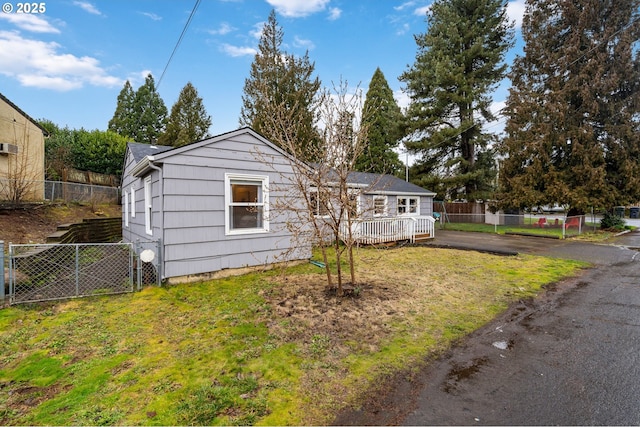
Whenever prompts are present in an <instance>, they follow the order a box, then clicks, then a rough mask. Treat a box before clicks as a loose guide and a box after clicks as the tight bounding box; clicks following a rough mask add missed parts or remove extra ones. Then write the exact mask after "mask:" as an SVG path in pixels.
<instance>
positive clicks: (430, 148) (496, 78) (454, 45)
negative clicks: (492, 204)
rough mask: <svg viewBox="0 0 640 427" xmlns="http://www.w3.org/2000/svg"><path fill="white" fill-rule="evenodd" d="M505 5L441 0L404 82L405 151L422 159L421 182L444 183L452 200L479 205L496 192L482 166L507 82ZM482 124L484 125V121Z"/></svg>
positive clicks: (508, 37)
mask: <svg viewBox="0 0 640 427" xmlns="http://www.w3.org/2000/svg"><path fill="white" fill-rule="evenodd" d="M506 5H507V1H505V0H436V1H434V3H433V4H432V6H431V11H430V14H429V15H428V16H427V27H428V28H427V32H426V33H425V34H421V35H418V36H416V37H415V40H416V43H417V45H418V53H417V55H416V61H415V63H414V65H413V66H411V67H410V68H409V69H408V70H407V71H405V72H404V73H403V74H402V75H401V76H400V80H401V81H402V82H404V83H406V91H407V92H408V94H409V96H410V98H411V103H410V105H409V108H408V111H407V113H406V121H405V125H404V134H405V135H407V136H408V140H407V142H406V144H405V145H406V147H407V148H408V149H409V150H410V151H412V152H414V153H416V154H420V155H421V158H420V159H419V160H418V162H417V163H418V164H417V166H416V168H415V170H416V171H418V172H420V174H421V176H420V177H418V179H417V181H416V183H418V184H422V185H424V184H427V185H428V184H429V183H430V182H434V181H440V182H442V183H443V188H444V189H445V191H446V193H447V194H446V195H447V196H451V197H458V195H457V194H458V193H460V192H462V193H463V195H462V197H465V198H467V199H470V200H473V199H474V198H476V197H482V198H484V197H486V194H483V193H484V192H485V191H483V190H487V189H488V187H490V182H486V179H484V178H483V177H486V176H487V173H486V171H482V170H479V164H478V163H477V162H476V161H477V157H478V154H479V152H481V150H483V149H484V148H485V147H486V146H487V145H488V143H489V142H490V140H491V139H492V135H490V134H488V133H486V132H485V131H483V129H482V126H483V124H484V123H485V122H489V121H492V120H494V119H495V118H494V115H493V114H492V113H491V111H490V109H489V107H490V106H491V102H492V99H491V96H490V94H491V92H492V91H493V90H494V89H495V87H496V85H497V84H498V82H500V80H501V79H502V78H503V77H504V75H505V73H506V65H505V63H504V56H505V54H506V52H507V50H508V49H509V47H510V46H511V45H512V38H513V30H512V24H511V23H510V22H509V21H508V18H507V14H506ZM483 120H484V121H483Z"/></svg>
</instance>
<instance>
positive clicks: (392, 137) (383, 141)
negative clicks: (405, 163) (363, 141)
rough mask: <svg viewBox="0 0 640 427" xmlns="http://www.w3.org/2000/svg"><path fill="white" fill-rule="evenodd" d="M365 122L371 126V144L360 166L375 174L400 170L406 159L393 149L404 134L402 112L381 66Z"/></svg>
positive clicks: (373, 82)
mask: <svg viewBox="0 0 640 427" xmlns="http://www.w3.org/2000/svg"><path fill="white" fill-rule="evenodd" d="M362 121H363V123H364V124H365V127H366V129H367V146H366V148H365V152H364V153H363V155H362V156H360V157H359V158H358V161H357V163H356V169H357V170H359V171H362V172H373V173H391V174H397V173H398V172H400V171H401V169H402V162H400V160H399V159H398V154H397V153H396V152H395V151H393V149H394V148H396V147H397V146H398V144H399V140H400V137H401V134H400V122H401V121H402V112H401V111H400V107H399V106H398V103H397V102H396V100H395V99H394V98H393V91H392V90H391V88H390V87H389V84H388V83H387V79H385V77H384V74H383V73H382V71H381V70H380V68H376V71H375V72H374V73H373V77H372V78H371V82H370V83H369V89H368V90H367V94H366V99H365V101H364V108H363V110H362Z"/></svg>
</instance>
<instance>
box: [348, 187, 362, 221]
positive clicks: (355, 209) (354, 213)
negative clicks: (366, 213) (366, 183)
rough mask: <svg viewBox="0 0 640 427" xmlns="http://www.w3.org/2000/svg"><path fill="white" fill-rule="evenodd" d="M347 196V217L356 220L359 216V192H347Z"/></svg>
mask: <svg viewBox="0 0 640 427" xmlns="http://www.w3.org/2000/svg"><path fill="white" fill-rule="evenodd" d="M347 196H348V197H349V205H348V206H347V208H348V209H349V216H350V217H351V218H358V215H360V192H359V191H358V190H349V191H348V192H347Z"/></svg>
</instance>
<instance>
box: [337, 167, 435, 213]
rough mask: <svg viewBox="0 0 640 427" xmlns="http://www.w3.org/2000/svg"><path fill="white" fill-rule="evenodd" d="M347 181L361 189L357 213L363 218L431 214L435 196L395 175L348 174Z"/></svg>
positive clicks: (350, 185) (355, 188) (356, 188)
mask: <svg viewBox="0 0 640 427" xmlns="http://www.w3.org/2000/svg"><path fill="white" fill-rule="evenodd" d="M347 181H348V184H349V187H351V188H353V189H354V190H360V191H359V193H360V195H359V199H358V212H359V213H360V216H362V217H364V218H370V217H374V218H385V217H397V216H432V215H433V198H434V197H435V195H436V193H434V192H432V191H429V190H426V189H424V188H422V187H419V186H417V185H415V184H412V183H410V182H407V181H404V180H402V179H400V178H397V177H395V176H391V175H379V174H374V173H367V172H351V173H349V175H348V177H347Z"/></svg>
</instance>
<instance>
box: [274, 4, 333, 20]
mask: <svg viewBox="0 0 640 427" xmlns="http://www.w3.org/2000/svg"><path fill="white" fill-rule="evenodd" d="M266 1H267V3H269V4H270V5H271V6H273V7H274V8H275V10H276V11H277V12H278V13H280V14H282V15H283V16H287V17H290V18H301V17H305V16H309V15H311V14H313V13H316V12H321V11H323V10H324V9H325V8H326V6H327V4H328V3H329V1H330V0H266Z"/></svg>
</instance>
